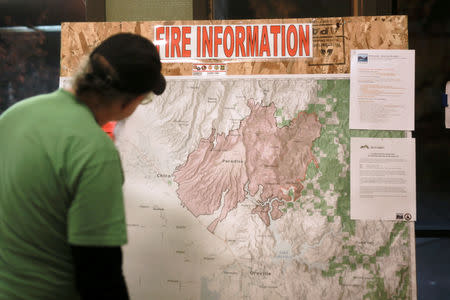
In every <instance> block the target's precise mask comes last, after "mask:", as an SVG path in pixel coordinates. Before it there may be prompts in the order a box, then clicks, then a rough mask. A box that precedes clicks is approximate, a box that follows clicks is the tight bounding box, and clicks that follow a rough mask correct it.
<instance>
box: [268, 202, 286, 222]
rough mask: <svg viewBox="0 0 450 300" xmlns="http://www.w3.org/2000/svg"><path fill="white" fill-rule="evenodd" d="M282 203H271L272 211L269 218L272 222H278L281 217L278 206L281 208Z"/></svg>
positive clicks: (281, 213)
mask: <svg viewBox="0 0 450 300" xmlns="http://www.w3.org/2000/svg"><path fill="white" fill-rule="evenodd" d="M283 205H284V203H283V202H282V201H277V200H275V201H272V211H271V212H270V216H271V217H272V220H278V219H279V218H281V217H282V216H283V212H282V211H281V210H280V206H283Z"/></svg>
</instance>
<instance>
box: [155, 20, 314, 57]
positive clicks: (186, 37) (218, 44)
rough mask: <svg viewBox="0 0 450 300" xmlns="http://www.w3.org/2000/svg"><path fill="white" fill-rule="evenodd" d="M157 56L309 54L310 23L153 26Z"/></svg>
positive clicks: (299, 55) (311, 44)
mask: <svg viewBox="0 0 450 300" xmlns="http://www.w3.org/2000/svg"><path fill="white" fill-rule="evenodd" d="M154 43H155V44H156V46H157V48H158V51H159V54H160V56H161V59H238V58H299V57H304V58H306V57H312V52H313V50H312V47H313V43H312V25H311V24H271V25H194V26H189V25H187V26H155V39H154Z"/></svg>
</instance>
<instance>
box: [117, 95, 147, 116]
mask: <svg viewBox="0 0 450 300" xmlns="http://www.w3.org/2000/svg"><path fill="white" fill-rule="evenodd" d="M145 97H147V94H142V95H139V96H137V97H136V98H134V99H132V100H130V101H127V102H123V103H122V106H121V112H120V115H121V119H123V118H126V117H129V116H130V115H131V114H132V113H133V112H134V111H135V110H136V108H137V107H138V106H139V104H141V102H142V100H144V99H145Z"/></svg>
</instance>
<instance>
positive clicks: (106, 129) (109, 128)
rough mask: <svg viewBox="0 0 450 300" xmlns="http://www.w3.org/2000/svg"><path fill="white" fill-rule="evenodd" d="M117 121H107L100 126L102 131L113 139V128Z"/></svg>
mask: <svg viewBox="0 0 450 300" xmlns="http://www.w3.org/2000/svg"><path fill="white" fill-rule="evenodd" d="M116 123H117V122H115V121H114V122H108V123H106V124H105V125H103V126H102V129H103V131H104V132H106V133H107V134H108V135H109V137H110V138H111V139H112V140H113V141H114V128H115V127H116Z"/></svg>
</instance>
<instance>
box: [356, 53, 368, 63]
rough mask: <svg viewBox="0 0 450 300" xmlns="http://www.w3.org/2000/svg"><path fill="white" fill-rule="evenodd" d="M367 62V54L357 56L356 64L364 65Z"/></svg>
mask: <svg viewBox="0 0 450 300" xmlns="http://www.w3.org/2000/svg"><path fill="white" fill-rule="evenodd" d="M368 61H369V55H368V54H358V62H359V63H366V62H368Z"/></svg>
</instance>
